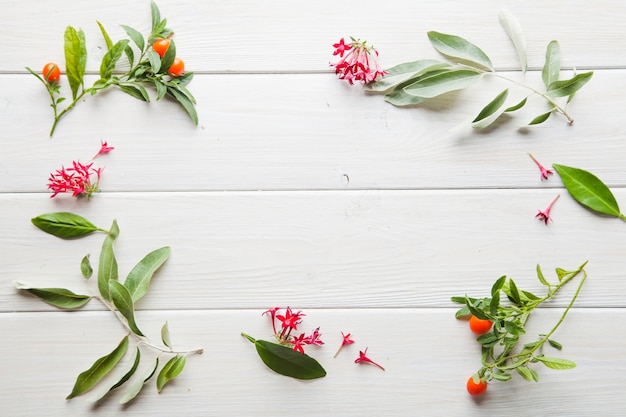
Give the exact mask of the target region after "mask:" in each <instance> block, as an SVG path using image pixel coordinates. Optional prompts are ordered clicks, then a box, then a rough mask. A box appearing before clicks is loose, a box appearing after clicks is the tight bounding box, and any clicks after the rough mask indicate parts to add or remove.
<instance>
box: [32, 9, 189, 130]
mask: <svg viewBox="0 0 626 417" xmlns="http://www.w3.org/2000/svg"><path fill="white" fill-rule="evenodd" d="M151 15H152V27H151V31H150V34H148V35H147V36H144V35H142V34H141V33H140V32H139V31H138V30H136V29H134V28H132V27H130V26H126V25H121V26H122V28H123V29H124V31H125V32H126V34H127V35H128V37H129V39H121V40H119V41H117V42H115V43H114V42H113V41H112V40H111V38H110V36H109V35H108V33H107V32H106V30H105V28H104V26H103V25H102V24H101V23H100V22H98V26H99V28H100V31H101V33H102V36H103V38H104V40H105V43H106V46H107V51H106V53H105V54H104V56H103V57H102V62H101V64H100V73H99V75H100V78H99V79H98V80H96V81H95V82H94V83H93V85H92V86H91V87H89V88H85V80H84V76H85V68H86V64H87V47H86V41H85V34H84V32H83V31H82V29H76V28H74V27H72V26H68V27H67V29H66V30H65V35H64V49H65V65H66V76H67V80H68V83H69V86H70V89H71V92H72V102H71V103H70V104H69V105H68V106H67V107H65V108H63V109H61V108H60V106H59V104H61V103H62V102H64V101H65V100H66V98H65V97H62V96H61V86H60V85H59V84H58V83H50V82H47V81H46V80H44V78H43V77H42V76H41V75H39V74H38V73H37V72H35V71H33V70H32V69H31V68H28V67H26V70H28V72H30V73H31V74H33V75H34V76H35V77H37V79H39V81H41V82H42V83H43V85H44V86H45V87H46V90H47V91H48V94H49V95H50V100H51V104H50V106H51V107H52V111H53V113H54V122H53V124H52V128H51V129H50V136H52V135H53V134H54V131H55V129H56V126H57V124H58V122H59V120H60V119H61V118H62V117H63V116H65V115H66V114H67V113H68V112H69V111H71V110H72V109H73V108H74V106H75V105H76V104H77V103H78V102H79V101H80V100H81V99H82V98H83V97H84V96H85V95H86V94H90V95H92V96H93V95H95V94H97V93H98V92H100V91H103V90H106V89H108V88H109V87H112V86H115V87H118V88H119V89H120V90H121V91H123V92H125V93H126V94H128V95H130V96H132V97H134V98H136V99H138V100H141V101H145V102H149V101H150V96H149V94H148V91H147V90H146V88H153V89H155V91H156V100H157V101H158V100H161V99H162V98H164V97H165V96H168V97H170V98H171V99H173V100H175V101H176V102H178V103H179V104H180V105H181V106H182V107H183V108H184V109H185V111H186V112H187V113H188V114H189V117H190V118H191V120H192V121H193V122H194V124H196V125H197V124H198V113H197V112H196V109H195V104H196V99H195V97H194V96H193V95H192V94H191V92H190V91H189V90H188V89H187V87H186V86H187V84H189V82H190V81H191V80H192V78H193V72H187V73H185V74H184V75H182V76H179V77H173V76H170V75H168V73H167V71H168V69H169V68H170V66H171V65H172V63H173V62H174V59H175V58H176V46H175V44H174V40H173V39H171V37H172V36H173V35H174V32H173V31H172V30H171V29H168V28H167V27H166V25H167V19H165V18H163V19H162V18H161V13H160V11H159V8H158V7H157V5H156V3H154V2H152V3H151ZM164 38H167V39H170V46H169V48H168V49H167V52H166V53H165V54H164V55H163V57H162V58H161V57H160V56H159V54H157V53H156V52H155V51H154V50H153V49H152V44H153V43H154V42H155V41H156V40H158V39H164ZM132 45H134V46H132ZM124 55H125V56H126V60H127V61H128V64H129V66H130V69H129V70H128V71H126V72H125V73H123V74H118V73H116V72H115V70H116V67H117V64H118V62H119V61H120V60H121V58H122V56H124ZM137 55H138V56H137Z"/></svg>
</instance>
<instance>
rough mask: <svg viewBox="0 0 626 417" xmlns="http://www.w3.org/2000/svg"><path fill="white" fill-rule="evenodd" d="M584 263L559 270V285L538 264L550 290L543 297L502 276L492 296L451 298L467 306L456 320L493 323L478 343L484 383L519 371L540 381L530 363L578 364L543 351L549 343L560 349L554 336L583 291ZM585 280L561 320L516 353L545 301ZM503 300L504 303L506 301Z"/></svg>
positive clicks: (540, 276) (480, 375)
mask: <svg viewBox="0 0 626 417" xmlns="http://www.w3.org/2000/svg"><path fill="white" fill-rule="evenodd" d="M586 265H587V262H584V263H583V264H582V265H580V266H579V267H578V268H576V269H575V270H573V271H566V270H564V269H561V268H557V269H556V275H557V279H558V282H556V283H550V282H549V281H548V280H547V279H546V278H545V277H544V275H543V273H542V271H541V268H540V267H539V265H537V277H538V279H539V282H541V284H542V285H544V286H545V287H546V289H547V293H546V295H545V296H543V297H539V296H537V295H535V294H533V293H531V292H529V291H525V290H522V289H520V288H518V286H517V285H516V284H515V282H514V281H513V279H512V278H510V277H507V276H502V277H500V278H499V279H498V280H496V282H495V283H494V284H493V286H492V288H491V296H490V297H485V298H471V297H468V296H463V297H452V301H454V302H456V303H461V304H465V306H464V307H463V308H461V309H460V310H458V311H457V312H456V317H457V318H462V317H467V316H471V315H473V316H475V317H477V318H479V319H482V320H490V321H491V322H493V328H492V330H491V331H490V332H488V333H485V334H483V335H481V336H479V337H478V338H477V339H476V341H477V342H478V343H480V344H481V345H482V360H481V361H482V366H481V368H480V369H479V370H478V372H477V376H478V378H479V379H480V380H481V381H485V382H489V381H491V380H494V379H495V380H498V381H507V380H509V379H511V378H512V372H513V371H515V372H517V373H518V374H519V375H520V376H521V377H522V378H524V379H525V380H527V381H535V382H537V381H539V374H538V373H537V371H536V370H534V369H532V368H531V367H530V365H531V364H535V363H541V364H543V365H544V366H546V367H548V368H551V369H571V368H574V367H575V366H576V364H575V363H574V362H572V361H570V360H567V359H562V358H556V357H552V356H546V355H545V354H543V352H542V349H543V347H544V345H545V344H546V343H548V344H549V345H550V346H552V347H553V348H556V349H557V350H561V348H562V345H561V344H560V343H558V342H556V341H555V340H553V339H552V335H553V334H554V333H555V332H556V330H557V329H558V328H559V326H560V325H561V324H562V323H563V321H564V320H565V317H566V316H567V313H568V312H569V311H570V309H571V308H572V306H573V305H574V302H575V301H576V299H577V298H578V295H579V293H580V290H581V289H582V286H583V284H584V282H585V280H586V278H587V272H586V271H585V270H584V267H585V266H586ZM579 274H582V279H581V281H580V283H579V285H578V288H577V290H576V292H575V294H574V296H573V297H572V299H571V301H570V303H569V304H568V306H567V308H566V309H565V311H564V312H563V314H562V315H561V317H560V319H559V320H558V322H557V323H556V325H554V326H553V327H552V329H550V331H548V332H547V333H545V334H540V335H539V337H538V339H536V340H535V341H532V342H529V343H525V344H524V345H523V347H522V348H521V350H517V349H516V348H517V346H518V344H519V343H520V342H521V341H520V337H521V336H522V335H524V334H526V329H525V326H526V322H527V321H528V319H529V318H530V316H531V314H532V312H533V311H534V310H535V309H536V308H537V307H538V306H539V305H540V304H542V303H543V302H545V301H548V300H550V299H551V298H553V297H554V296H555V295H556V294H557V293H558V292H559V290H560V289H561V288H563V286H564V285H565V284H567V283H568V282H570V281H571V280H573V279H574V278H575V277H576V276H577V275H579ZM503 301H504V302H503Z"/></svg>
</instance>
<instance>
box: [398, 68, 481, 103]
mask: <svg viewBox="0 0 626 417" xmlns="http://www.w3.org/2000/svg"><path fill="white" fill-rule="evenodd" d="M481 76H482V75H481V73H480V72H477V71H473V70H466V69H457V70H449V71H443V72H441V73H438V74H435V75H432V76H426V77H423V78H421V79H420V80H419V81H416V82H414V83H412V84H409V85H407V86H406V87H404V89H403V90H404V92H405V93H407V94H410V95H414V96H417V97H423V98H432V97H437V96H439V95H442V94H445V93H448V92H450V91H455V90H460V89H463V88H466V87H469V86H470V85H472V84H474V83H475V82H477V81H478V80H479V79H480V78H481Z"/></svg>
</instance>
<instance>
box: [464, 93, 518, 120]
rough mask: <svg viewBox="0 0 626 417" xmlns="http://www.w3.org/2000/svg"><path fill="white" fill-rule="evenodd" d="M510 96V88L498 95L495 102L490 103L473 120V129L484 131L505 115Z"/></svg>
mask: <svg viewBox="0 0 626 417" xmlns="http://www.w3.org/2000/svg"><path fill="white" fill-rule="evenodd" d="M508 95H509V90H508V88H507V89H506V90H504V91H502V92H501V93H500V94H498V95H497V96H496V97H495V98H494V99H493V100H491V101H490V102H489V104H487V105H486V106H485V107H484V108H483V109H482V110H481V111H480V113H478V116H476V118H475V119H474V120H472V127H473V128H476V129H482V128H485V127H487V126H489V125H490V124H492V123H493V122H495V121H496V119H497V118H498V117H500V115H502V113H504V110H505V109H504V107H503V106H504V103H505V102H506V98H507V97H508Z"/></svg>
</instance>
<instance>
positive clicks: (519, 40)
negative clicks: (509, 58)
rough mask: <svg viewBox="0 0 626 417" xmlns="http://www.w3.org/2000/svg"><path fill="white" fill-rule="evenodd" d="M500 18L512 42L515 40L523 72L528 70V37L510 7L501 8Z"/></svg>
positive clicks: (514, 43)
mask: <svg viewBox="0 0 626 417" xmlns="http://www.w3.org/2000/svg"><path fill="white" fill-rule="evenodd" d="M499 18H500V24H501V25H502V27H503V28H504V31H505V32H506V34H507V35H509V38H510V39H511V42H513V47H515V52H517V58H518V59H519V63H520V66H521V67H522V72H526V70H527V69H528V61H527V59H526V38H525V37H524V31H523V30H522V26H521V25H520V24H519V21H518V20H517V18H516V17H515V16H514V15H513V13H511V11H510V10H508V9H502V10H500V13H499Z"/></svg>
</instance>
